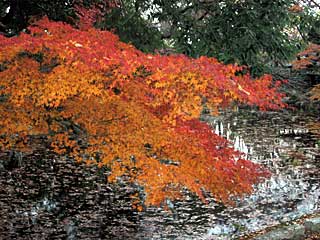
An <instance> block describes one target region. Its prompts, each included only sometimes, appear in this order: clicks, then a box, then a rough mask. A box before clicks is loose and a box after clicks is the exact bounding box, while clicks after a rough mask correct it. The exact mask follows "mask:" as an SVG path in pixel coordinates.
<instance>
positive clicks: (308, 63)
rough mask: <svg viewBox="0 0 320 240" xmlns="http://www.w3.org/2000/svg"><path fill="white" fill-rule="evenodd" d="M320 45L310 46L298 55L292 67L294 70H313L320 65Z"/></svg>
mask: <svg viewBox="0 0 320 240" xmlns="http://www.w3.org/2000/svg"><path fill="white" fill-rule="evenodd" d="M319 53H320V45H318V44H310V45H309V46H308V47H307V48H306V49H305V50H304V51H302V52H301V53H299V54H298V55H297V60H295V61H294V62H293V63H292V65H293V68H294V69H297V70H299V69H306V68H312V67H314V66H317V65H319V64H320V55H319Z"/></svg>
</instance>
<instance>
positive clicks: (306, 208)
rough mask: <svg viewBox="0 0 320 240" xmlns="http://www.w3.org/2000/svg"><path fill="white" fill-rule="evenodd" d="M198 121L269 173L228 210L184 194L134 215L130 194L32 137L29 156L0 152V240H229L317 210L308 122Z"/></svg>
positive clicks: (293, 116) (274, 116)
mask: <svg viewBox="0 0 320 240" xmlns="http://www.w3.org/2000/svg"><path fill="white" fill-rule="evenodd" d="M202 120H204V121H207V122H208V123H209V124H210V125H211V126H212V128H213V130H214V131H215V132H216V133H217V134H220V135H223V136H225V137H227V138H228V139H229V140H230V141H231V143H232V144H234V147H235V148H236V149H238V150H240V151H242V152H244V153H245V154H246V156H247V158H249V159H251V160H252V161H254V162H258V163H261V164H264V165H265V166H266V167H267V168H269V169H270V171H271V172H272V176H271V178H270V179H268V180H267V181H265V182H263V183H261V184H260V185H258V186H256V187H255V192H254V193H253V194H252V195H250V196H247V197H245V198H244V199H239V200H237V201H236V204H235V206H233V207H231V206H228V207H225V206H222V205H221V204H217V203H215V202H214V201H209V204H207V205H205V204H202V203H201V202H200V201H199V200H198V199H196V198H195V197H194V196H192V195H191V194H188V196H187V198H186V200H184V201H182V202H168V206H169V211H164V210H163V209H161V208H156V207H150V208H147V209H145V210H144V211H142V212H137V211H134V210H132V208H131V203H130V201H129V198H130V195H131V194H132V193H134V192H135V191H139V189H138V188H137V187H132V186H127V185H126V184H124V183H123V184H122V183H119V184H118V185H111V184H108V183H107V182H106V176H107V171H105V170H104V169H100V170H99V169H97V168H96V167H94V166H92V167H87V166H84V165H83V164H76V163H74V162H73V161H72V160H70V159H68V158H66V157H57V156H55V155H53V154H51V153H48V152H47V151H46V149H45V147H44V146H42V145H41V138H39V139H38V141H39V146H41V147H39V149H38V150H37V151H35V152H34V153H33V154H31V155H18V154H16V156H12V155H10V153H0V216H1V217H0V239H31V238H33V239H233V238H234V239H236V238H238V237H239V236H241V235H243V234H245V233H248V232H252V231H257V230H260V229H262V228H265V227H267V226H271V225H275V224H279V223H281V222H283V221H288V220H292V219H296V218H298V217H300V216H303V215H305V214H309V213H314V212H319V211H320V181H319V180H320V171H319V168H320V148H319V147H320V146H319V141H318V140H317V139H316V137H315V136H313V135H312V134H311V133H310V132H309V130H308V128H307V124H308V123H309V122H312V121H315V120H316V116H307V115H306V114H304V113H299V112H295V113H293V112H288V111H283V112H257V111H253V110H249V109H241V110H239V111H236V112H231V111H226V112H224V113H222V114H221V115H219V116H214V117H213V116H210V115H203V116H202ZM10 159H11V161H10ZM12 159H15V161H12ZM9 163H10V164H9Z"/></svg>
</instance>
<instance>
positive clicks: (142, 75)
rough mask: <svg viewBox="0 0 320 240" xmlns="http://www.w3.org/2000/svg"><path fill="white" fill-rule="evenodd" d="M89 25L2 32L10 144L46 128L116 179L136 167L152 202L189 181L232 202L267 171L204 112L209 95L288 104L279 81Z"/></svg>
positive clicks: (16, 146)
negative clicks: (148, 46) (151, 47)
mask: <svg viewBox="0 0 320 240" xmlns="http://www.w3.org/2000/svg"><path fill="white" fill-rule="evenodd" d="M82 26H85V28H84V29H76V28H73V27H72V26H70V25H68V24H65V23H62V22H54V21H49V20H48V19H47V18H43V19H41V20H40V21H38V22H36V23H34V24H33V25H32V26H30V27H29V29H28V30H29V31H28V32H27V33H21V34H20V35H19V36H16V37H12V38H6V37H4V36H0V49H1V51H0V147H1V149H2V150H5V149H11V150H16V151H28V150H30V149H29V148H30V141H32V136H37V135H44V136H46V137H47V140H48V142H49V143H50V146H51V148H52V150H53V151H55V152H56V153H58V154H66V155H68V156H70V157H72V158H74V159H75V160H76V161H85V162H86V163H88V164H97V165H98V166H108V167H110V169H111V173H110V176H109V179H108V180H109V181H111V182H114V181H117V179H118V177H120V176H123V175H128V176H130V181H134V182H136V183H138V184H140V185H141V186H142V187H143V188H144V191H145V193H146V199H145V201H144V203H145V204H147V205H148V204H160V203H162V202H163V201H164V200H165V199H177V198H181V197H183V196H182V194H181V189H182V188H184V187H186V188H188V189H189V190H190V191H191V192H193V193H196V194H197V195H198V196H199V197H200V198H202V199H203V200H204V196H203V191H208V192H210V193H212V194H213V196H214V197H215V198H216V199H217V200H218V201H223V202H225V203H228V202H230V201H231V200H230V199H232V198H233V197H236V196H242V195H243V194H246V193H250V192H251V191H252V185H253V184H255V183H258V182H259V181H261V180H262V179H263V178H264V177H266V176H268V171H267V170H265V169H264V168H262V167H261V166H259V165H257V164H254V163H252V162H250V161H248V160H245V159H243V156H242V154H241V153H240V152H238V151H235V150H234V149H233V148H232V147H230V144H229V142H228V141H227V140H226V139H224V138H223V137H221V136H218V135H216V134H215V133H214V132H213V131H212V129H211V128H210V127H209V126H208V125H207V124H206V123H204V122H201V121H199V115H200V113H201V110H202V108H203V105H204V104H205V105H206V106H207V107H208V108H209V109H211V110H212V111H213V112H217V111H218V109H219V108H220V107H228V106H230V105H231V104H233V103H235V102H236V103H245V104H249V105H256V106H258V107H260V109H269V108H270V109H279V108H282V107H284V106H285V104H284V103H283V102H282V100H281V99H282V97H283V94H281V93H279V92H278V91H277V89H278V87H279V85H280V84H281V83H280V82H278V81H277V82H274V81H273V80H272V78H271V76H269V75H265V76H262V77H261V78H259V79H255V80H253V79H251V78H250V75H249V74H248V73H244V72H243V70H244V67H241V66H237V65H224V64H222V63H220V62H218V61H217V60H216V59H214V58H208V57H200V58H197V59H194V58H189V57H187V56H184V55H172V56H161V55H156V54H145V53H142V52H141V51H139V50H137V49H136V48H134V47H133V46H132V45H130V44H126V43H123V42H121V41H119V38H118V36H116V35H114V34H113V33H111V32H109V31H100V30H97V29H94V28H90V27H88V26H87V25H82Z"/></svg>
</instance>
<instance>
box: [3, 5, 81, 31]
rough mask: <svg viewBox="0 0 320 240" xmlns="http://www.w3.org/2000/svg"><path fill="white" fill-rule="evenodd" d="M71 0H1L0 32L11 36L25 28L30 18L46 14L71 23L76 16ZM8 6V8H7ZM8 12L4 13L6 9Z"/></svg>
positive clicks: (53, 18)
mask: <svg viewBox="0 0 320 240" xmlns="http://www.w3.org/2000/svg"><path fill="white" fill-rule="evenodd" d="M75 2H76V1H71V0H69V1H68V0H55V1H46V0H2V1H0V32H2V33H3V34H5V35H7V36H13V35H16V34H17V33H19V32H20V31H21V30H23V29H24V28H26V27H27V26H28V24H29V23H30V21H32V18H34V17H41V16H44V15H47V16H48V17H49V18H50V19H52V20H59V21H65V22H68V23H72V21H73V19H75V18H76V14H75V12H74V9H73V7H74V4H75ZM9 7H10V8H9ZM8 8H9V12H8V13H6V9H8Z"/></svg>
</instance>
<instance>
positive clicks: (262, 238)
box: [239, 212, 320, 240]
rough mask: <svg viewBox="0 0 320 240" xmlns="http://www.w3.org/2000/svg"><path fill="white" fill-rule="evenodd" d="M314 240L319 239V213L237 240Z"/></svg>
mask: <svg viewBox="0 0 320 240" xmlns="http://www.w3.org/2000/svg"><path fill="white" fill-rule="evenodd" d="M269 239H272V240H286V239H292V240H295V239H296V240H302V239H304V240H315V239H320V212H318V213H315V214H311V215H307V216H304V217H302V218H299V219H297V220H294V221H290V222H286V223H284V224H280V225H276V226H272V227H268V228H266V229H264V230H261V231H259V232H255V233H252V234H249V235H246V236H244V237H241V238H239V240H269Z"/></svg>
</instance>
